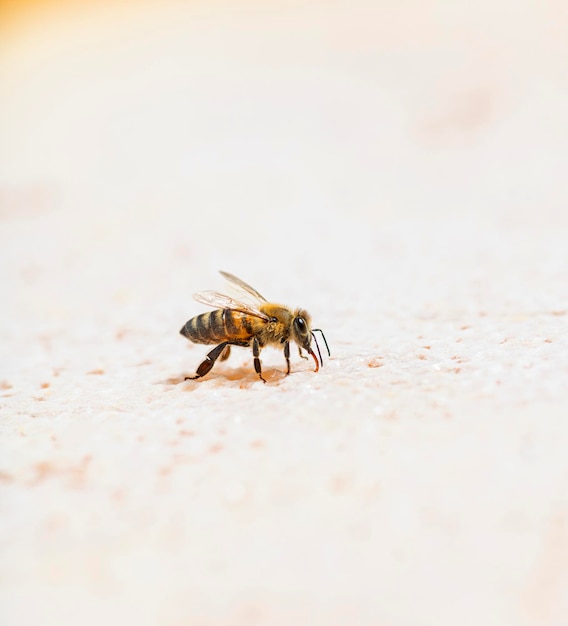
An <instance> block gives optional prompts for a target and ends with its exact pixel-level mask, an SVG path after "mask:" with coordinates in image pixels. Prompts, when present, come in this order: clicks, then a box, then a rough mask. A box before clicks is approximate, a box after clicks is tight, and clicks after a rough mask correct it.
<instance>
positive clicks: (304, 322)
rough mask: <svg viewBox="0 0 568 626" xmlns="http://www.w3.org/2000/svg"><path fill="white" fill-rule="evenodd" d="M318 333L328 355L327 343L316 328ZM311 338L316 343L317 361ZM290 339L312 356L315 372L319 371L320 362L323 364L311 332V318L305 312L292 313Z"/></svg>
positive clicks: (301, 310)
mask: <svg viewBox="0 0 568 626" xmlns="http://www.w3.org/2000/svg"><path fill="white" fill-rule="evenodd" d="M316 330H318V331H319V332H320V333H322V337H323V340H324V341H325V347H326V348H327V352H328V354H329V348H328V346H327V341H326V340H325V336H324V334H323V332H322V331H321V330H320V329H319V328H316ZM312 337H313V339H314V341H315V343H316V348H317V350H318V354H319V361H318V358H317V356H316V355H315V352H314V351H313V350H312ZM292 339H293V340H294V341H295V342H296V343H297V344H298V345H299V346H300V348H303V349H304V350H305V351H306V352H307V353H308V354H310V355H311V356H312V358H313V359H314V361H315V364H316V372H317V371H318V369H319V366H320V362H321V363H323V361H322V358H321V352H320V349H319V346H318V342H317V341H316V338H315V335H314V332H313V330H312V318H311V317H310V314H309V313H308V312H307V311H304V310H303V309H297V310H296V311H295V312H294V319H293V321H292Z"/></svg>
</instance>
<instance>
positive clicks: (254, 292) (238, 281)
mask: <svg viewBox="0 0 568 626" xmlns="http://www.w3.org/2000/svg"><path fill="white" fill-rule="evenodd" d="M219 274H221V276H222V277H223V278H225V279H226V280H228V281H229V282H230V283H233V285H236V286H237V287H240V288H241V289H242V290H243V291H246V292H247V293H248V294H249V295H251V296H253V297H254V298H256V299H257V300H260V302H266V298H265V297H264V296H261V295H260V294H259V293H258V291H257V290H256V289H254V288H253V287H251V286H250V285H247V283H245V281H244V280H241V279H240V278H237V277H236V276H233V274H229V272H223V271H222V270H220V271H219Z"/></svg>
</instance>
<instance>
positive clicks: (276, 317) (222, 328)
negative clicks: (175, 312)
mask: <svg viewBox="0 0 568 626" xmlns="http://www.w3.org/2000/svg"><path fill="white" fill-rule="evenodd" d="M258 308H259V311H261V312H262V313H264V314H265V315H267V316H268V317H269V318H271V321H265V320H263V319H260V318H259V317H255V316H253V315H249V314H248V313H242V312H241V311H234V310H232V309H217V310H215V311H210V312H208V313H201V315H196V316H195V317H192V318H191V319H190V320H189V321H188V322H187V323H186V324H185V326H184V327H183V328H182V331H181V333H182V335H184V336H185V337H187V338H188V339H189V340H190V341H192V342H193V343H204V344H212V343H219V342H220V341H229V342H231V343H232V342H233V341H236V342H239V343H240V342H246V345H248V342H250V340H251V339H252V338H253V337H258V341H259V344H260V346H261V347H264V346H267V345H270V344H280V343H284V341H287V340H288V339H289V338H290V325H291V322H292V319H293V317H294V314H293V312H292V311H290V309H287V308H286V307H283V306H280V305H278V304H264V305H261V306H259V307H258ZM303 313H304V315H307V313H306V312H305V311H303Z"/></svg>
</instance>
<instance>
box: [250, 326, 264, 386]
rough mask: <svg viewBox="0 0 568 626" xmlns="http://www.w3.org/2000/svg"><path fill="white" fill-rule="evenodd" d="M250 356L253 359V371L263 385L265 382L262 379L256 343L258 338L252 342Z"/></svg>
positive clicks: (258, 349)
mask: <svg viewBox="0 0 568 626" xmlns="http://www.w3.org/2000/svg"><path fill="white" fill-rule="evenodd" d="M252 355H253V357H254V371H255V372H256V373H257V374H258V377H259V378H260V380H262V382H263V383H265V382H266V381H265V380H264V378H263V377H262V367H261V365H260V358H259V357H260V343H259V342H258V338H257V337H255V338H254V339H253V340H252Z"/></svg>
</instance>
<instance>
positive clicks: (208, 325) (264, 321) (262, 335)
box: [180, 272, 331, 383]
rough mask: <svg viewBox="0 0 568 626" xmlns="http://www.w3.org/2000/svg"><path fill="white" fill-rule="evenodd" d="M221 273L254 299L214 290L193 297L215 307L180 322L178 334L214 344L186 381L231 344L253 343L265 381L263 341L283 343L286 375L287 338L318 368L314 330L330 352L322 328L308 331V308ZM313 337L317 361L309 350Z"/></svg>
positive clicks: (257, 368) (208, 367) (221, 357)
mask: <svg viewBox="0 0 568 626" xmlns="http://www.w3.org/2000/svg"><path fill="white" fill-rule="evenodd" d="M220 274H221V275H222V276H223V277H224V278H225V279H226V280H228V281H229V282H230V283H232V284H233V285H235V286H236V287H237V288H238V289H239V290H240V292H242V294H243V297H244V298H246V299H249V300H250V299H252V301H253V304H249V303H247V302H246V301H244V300H243V301H240V300H236V299H235V298H232V297H231V296H226V295H224V294H222V293H219V292H218V291H201V292H199V293H196V294H195V295H194V296H193V298H194V299H195V300H197V302H200V303H201V304H206V305H208V306H212V307H214V308H215V309H216V310H215V311H210V312H208V313H201V315H197V316H196V317H192V318H191V319H190V320H189V321H188V322H186V323H185V324H184V325H183V327H182V329H181V330H180V333H181V334H182V335H183V336H184V337H187V338H188V339H189V340H190V341H192V342H193V343H202V344H217V345H216V346H215V347H214V348H213V350H211V352H209V354H207V356H206V357H205V360H204V361H203V362H202V363H201V365H200V366H199V367H198V368H197V371H196V373H195V376H187V377H186V378H185V380H195V379H197V378H201V377H202V376H205V375H206V374H208V373H209V372H210V371H211V368H212V367H213V366H214V365H215V362H216V361H217V359H219V360H221V361H224V360H225V359H227V358H228V357H229V354H230V351H231V346H242V347H247V348H252V355H253V357H254V369H255V371H256V373H257V374H258V376H259V378H260V380H262V382H264V383H265V382H266V380H265V379H264V378H263V376H262V366H261V363H260V351H261V349H262V348H264V347H265V346H279V347H280V346H281V347H282V348H283V350H284V358H285V359H286V375H288V374H289V373H290V342H291V341H294V342H295V343H296V344H297V345H298V351H299V353H300V356H301V357H302V358H304V359H307V358H308V357H306V356H304V355H303V354H302V350H305V351H306V352H307V353H308V354H309V355H310V356H311V357H312V358H313V359H314V362H315V364H316V367H315V371H316V372H317V371H318V370H319V368H320V363H321V364H322V365H323V360H322V356H321V351H320V348H319V344H318V342H317V339H316V336H315V334H314V333H315V332H320V333H321V336H322V338H323V340H324V342H325V347H326V348H327V353H328V356H331V353H330V351H329V346H328V345H327V340H326V338H325V335H324V334H323V331H322V330H321V329H320V328H314V329H313V330H312V328H311V317H310V314H309V313H308V312H307V311H305V310H304V309H290V308H288V307H286V306H283V305H281V304H273V303H271V302H268V300H266V298H265V297H264V296H261V295H260V293H258V291H257V290H256V289H253V288H252V287H251V286H250V285H247V283H245V282H244V281H242V280H241V279H240V278H237V277H236V276H233V275H232V274H229V273H228V272H220ZM312 338H313V340H314V343H315V345H316V348H317V351H318V355H319V360H318V357H317V356H316V354H315V352H314V351H313V350H312Z"/></svg>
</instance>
